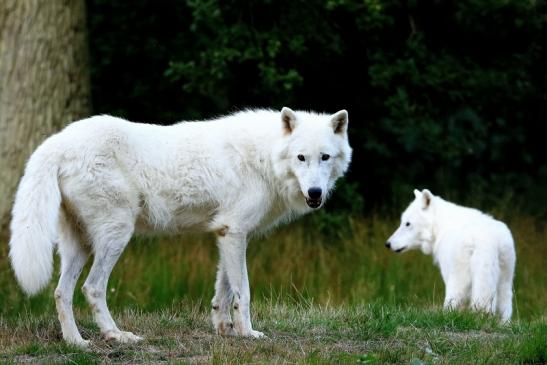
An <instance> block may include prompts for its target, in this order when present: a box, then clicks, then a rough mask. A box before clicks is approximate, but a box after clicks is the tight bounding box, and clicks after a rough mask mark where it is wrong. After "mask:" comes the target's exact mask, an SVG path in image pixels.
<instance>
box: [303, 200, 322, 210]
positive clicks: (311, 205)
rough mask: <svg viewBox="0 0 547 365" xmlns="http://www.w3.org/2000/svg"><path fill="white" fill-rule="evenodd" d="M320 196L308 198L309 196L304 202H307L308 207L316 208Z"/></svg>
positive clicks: (319, 203)
mask: <svg viewBox="0 0 547 365" xmlns="http://www.w3.org/2000/svg"><path fill="white" fill-rule="evenodd" d="M321 202H322V200H321V198H319V199H310V198H306V204H308V206H309V207H310V208H313V209H317V208H319V207H320V206H321Z"/></svg>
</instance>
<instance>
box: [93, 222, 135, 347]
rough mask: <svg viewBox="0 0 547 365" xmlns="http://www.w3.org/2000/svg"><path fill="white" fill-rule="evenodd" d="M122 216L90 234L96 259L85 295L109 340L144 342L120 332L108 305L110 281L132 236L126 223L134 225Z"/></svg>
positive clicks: (131, 230) (128, 333)
mask: <svg viewBox="0 0 547 365" xmlns="http://www.w3.org/2000/svg"><path fill="white" fill-rule="evenodd" d="M122 216H123V218H124V219H120V220H118V221H113V220H114V219H116V218H114V217H108V223H103V224H102V225H97V226H95V227H93V229H92V230H90V234H91V235H92V237H93V246H94V251H95V257H94V260H93V265H92V266H91V270H90V271H89V276H88V277H87V279H86V281H85V283H84V286H83V287H82V291H83V292H84V294H85V296H86V298H87V301H88V303H89V304H90V306H91V308H92V311H93V317H94V318H95V322H97V325H98V326H99V328H100V329H101V333H102V334H103V336H104V337H105V339H106V340H117V341H119V342H136V341H139V340H141V339H142V338H141V337H139V336H136V335H134V334H133V333H131V332H125V331H121V330H119V329H118V327H117V326H116V323H115V322H114V320H113V319H112V316H111V315H110V311H109V310H108V307H107V305H106V288H107V284H108V278H109V276H110V273H111V272H112V268H113V267H114V265H115V264H116V262H117V261H118V258H119V257H120V255H121V254H122V252H123V250H124V248H125V246H126V245H127V243H128V242H129V239H130V238H131V235H132V234H133V224H130V223H127V222H131V221H132V220H131V217H126V216H125V215H123V214H122ZM103 222H105V221H103Z"/></svg>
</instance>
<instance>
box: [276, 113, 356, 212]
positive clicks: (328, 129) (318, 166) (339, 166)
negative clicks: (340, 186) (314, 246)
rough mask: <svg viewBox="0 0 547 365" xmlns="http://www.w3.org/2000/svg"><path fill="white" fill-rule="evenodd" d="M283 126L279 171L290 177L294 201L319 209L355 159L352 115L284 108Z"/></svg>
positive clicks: (290, 191) (281, 117) (282, 114)
mask: <svg viewBox="0 0 547 365" xmlns="http://www.w3.org/2000/svg"><path fill="white" fill-rule="evenodd" d="M280 123H281V128H282V129H283V134H284V136H283V141H282V142H281V144H280V146H281V147H280V151H278V156H277V158H278V164H277V165H278V166H277V169H278V170H281V171H278V172H281V173H282V174H283V175H285V176H286V177H287V178H288V184H289V186H288V189H289V195H290V196H291V198H292V199H296V200H297V201H298V202H299V203H304V202H305V204H306V206H307V207H308V208H312V209H318V208H320V207H321V206H322V205H323V203H324V202H325V200H326V198H327V196H328V195H329V192H330V190H331V189H332V187H333V186H334V183H335V181H336V179H338V178H339V177H340V176H342V175H343V174H344V173H345V172H346V170H347V169H348V166H349V162H350V160H351V148H350V146H349V143H348V112H347V111H345V110H341V111H339V112H337V113H335V114H333V115H326V114H315V113H308V112H300V111H299V112H294V111H292V110H291V109H289V108H283V109H282V110H281V115H280ZM300 205H302V204H300Z"/></svg>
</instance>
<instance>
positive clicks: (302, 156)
mask: <svg viewBox="0 0 547 365" xmlns="http://www.w3.org/2000/svg"><path fill="white" fill-rule="evenodd" d="M297 157H298V159H299V160H300V161H306V158H305V157H304V155H298V156H297Z"/></svg>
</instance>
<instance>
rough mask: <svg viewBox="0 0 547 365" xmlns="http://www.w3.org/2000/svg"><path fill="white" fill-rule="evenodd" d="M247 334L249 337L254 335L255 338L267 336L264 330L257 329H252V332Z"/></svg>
mask: <svg viewBox="0 0 547 365" xmlns="http://www.w3.org/2000/svg"><path fill="white" fill-rule="evenodd" d="M247 336H248V337H253V338H266V337H267V336H266V335H265V334H264V332H260V331H255V330H251V332H249V334H248V335H247Z"/></svg>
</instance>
